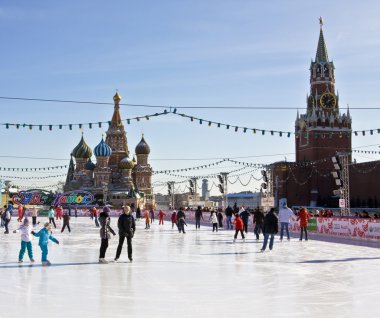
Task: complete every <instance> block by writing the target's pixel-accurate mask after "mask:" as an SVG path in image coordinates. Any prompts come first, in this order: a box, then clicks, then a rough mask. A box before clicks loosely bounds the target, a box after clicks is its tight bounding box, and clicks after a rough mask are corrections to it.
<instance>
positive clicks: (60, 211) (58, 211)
mask: <svg viewBox="0 0 380 318" xmlns="http://www.w3.org/2000/svg"><path fill="white" fill-rule="evenodd" d="M62 214H63V209H62V207H61V206H60V205H57V206H56V207H55V217H56V220H57V221H58V219H59V220H62Z"/></svg>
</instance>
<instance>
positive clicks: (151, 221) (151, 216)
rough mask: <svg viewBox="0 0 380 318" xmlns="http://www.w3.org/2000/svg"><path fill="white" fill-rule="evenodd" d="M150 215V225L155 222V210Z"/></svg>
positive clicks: (151, 210) (150, 211)
mask: <svg viewBox="0 0 380 318" xmlns="http://www.w3.org/2000/svg"><path fill="white" fill-rule="evenodd" d="M149 215H150V223H153V222H154V211H153V209H150V210H149Z"/></svg>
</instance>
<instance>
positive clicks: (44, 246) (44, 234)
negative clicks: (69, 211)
mask: <svg viewBox="0 0 380 318" xmlns="http://www.w3.org/2000/svg"><path fill="white" fill-rule="evenodd" d="M50 231H51V223H45V224H44V227H43V228H42V229H41V230H39V231H38V232H37V233H35V232H34V231H32V232H31V233H32V234H33V235H34V236H36V237H39V238H40V239H39V241H38V245H39V246H40V248H41V252H42V258H41V261H42V266H49V265H51V263H50V261H48V259H47V255H48V242H49V240H51V241H53V242H54V243H57V244H59V241H58V240H57V239H56V238H55V237H53V235H51V233H50Z"/></svg>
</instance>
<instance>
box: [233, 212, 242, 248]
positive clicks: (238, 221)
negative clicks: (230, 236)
mask: <svg viewBox="0 0 380 318" xmlns="http://www.w3.org/2000/svg"><path fill="white" fill-rule="evenodd" d="M233 224H235V235H234V242H235V241H236V239H237V236H238V233H239V232H240V234H241V238H242V239H243V240H244V239H245V236H244V231H243V229H244V223H243V220H242V219H241V217H240V215H239V214H238V213H236V214H235V219H234V222H233Z"/></svg>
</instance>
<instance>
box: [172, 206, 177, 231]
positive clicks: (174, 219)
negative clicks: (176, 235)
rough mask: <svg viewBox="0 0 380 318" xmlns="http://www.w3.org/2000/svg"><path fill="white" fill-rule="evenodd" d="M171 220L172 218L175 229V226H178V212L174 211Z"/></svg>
mask: <svg viewBox="0 0 380 318" xmlns="http://www.w3.org/2000/svg"><path fill="white" fill-rule="evenodd" d="M171 218H172V229H173V228H174V225H176V224H177V212H176V210H174V211H173V213H172V217H171Z"/></svg>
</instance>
